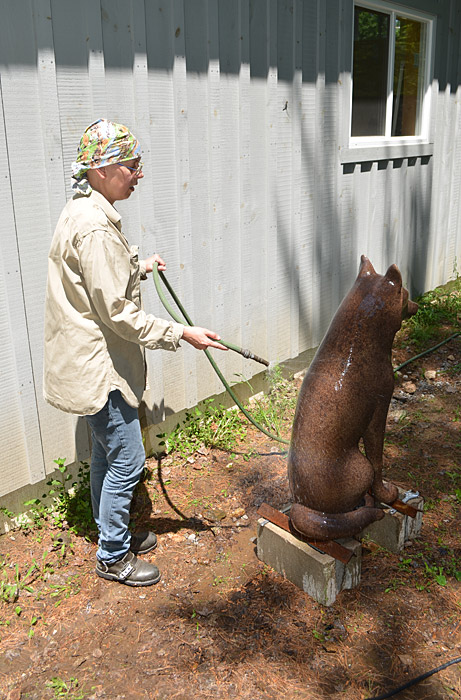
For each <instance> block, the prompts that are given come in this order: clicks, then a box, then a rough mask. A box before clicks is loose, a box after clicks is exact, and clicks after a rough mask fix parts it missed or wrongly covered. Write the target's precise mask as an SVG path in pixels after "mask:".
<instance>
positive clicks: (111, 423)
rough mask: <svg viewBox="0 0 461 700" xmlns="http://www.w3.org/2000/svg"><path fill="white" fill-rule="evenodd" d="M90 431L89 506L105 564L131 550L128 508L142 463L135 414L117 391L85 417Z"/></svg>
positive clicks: (140, 440) (136, 412)
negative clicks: (99, 407)
mask: <svg viewBox="0 0 461 700" xmlns="http://www.w3.org/2000/svg"><path fill="white" fill-rule="evenodd" d="M85 418H86V420H87V421H88V424H89V426H90V428H91V436H92V443H93V445H92V452H91V469H90V484H91V502H92V507H93V516H94V519H95V521H96V525H97V526H98V532H99V548H98V551H97V553H96V556H97V558H98V559H99V560H100V561H103V562H105V563H106V564H112V563H113V562H115V561H117V560H118V559H121V558H122V557H123V556H124V555H125V554H126V553H127V552H128V550H129V548H130V539H131V536H130V533H129V530H128V523H129V520H130V504H131V500H132V498H133V493H134V490H135V488H136V485H137V484H138V482H139V480H140V478H141V474H142V470H143V468H144V463H145V458H146V455H145V452H144V446H143V443H142V436H141V426H140V424H139V418H138V411H137V409H136V408H132V407H131V406H129V405H128V404H127V403H126V401H125V400H124V399H123V397H122V395H121V393H120V391H118V390H117V391H111V392H110V394H109V397H108V399H107V403H106V404H105V406H104V407H103V408H102V409H101V410H100V411H98V413H95V414H94V415H92V416H85Z"/></svg>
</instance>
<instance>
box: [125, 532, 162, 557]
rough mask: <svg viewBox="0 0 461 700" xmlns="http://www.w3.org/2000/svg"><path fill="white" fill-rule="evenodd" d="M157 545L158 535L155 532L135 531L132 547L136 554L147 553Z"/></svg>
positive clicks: (132, 536) (132, 535) (132, 537)
mask: <svg viewBox="0 0 461 700" xmlns="http://www.w3.org/2000/svg"><path fill="white" fill-rule="evenodd" d="M156 546H157V537H156V536H155V535H154V533H153V532H133V533H132V534H131V542H130V549H131V551H132V552H134V553H135V554H147V552H151V551H152V550H153V549H155V548H156Z"/></svg>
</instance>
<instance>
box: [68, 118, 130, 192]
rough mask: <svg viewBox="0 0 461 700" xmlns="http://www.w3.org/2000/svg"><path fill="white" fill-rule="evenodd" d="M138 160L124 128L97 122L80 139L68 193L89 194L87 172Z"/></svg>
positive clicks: (128, 131)
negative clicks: (71, 191)
mask: <svg viewBox="0 0 461 700" xmlns="http://www.w3.org/2000/svg"><path fill="white" fill-rule="evenodd" d="M140 156H141V147H140V145H139V142H138V140H137V139H136V137H135V136H133V134H132V133H131V131H130V130H129V129H127V127H126V126H123V124H115V122H110V121H108V120H107V119H98V120H97V121H95V122H94V123H93V124H90V126H89V127H87V128H86V129H85V132H84V134H83V136H82V138H81V139H80V146H79V147H78V152H77V160H76V161H75V162H74V163H72V189H73V190H75V191H76V192H78V193H80V194H84V195H88V194H90V192H91V190H92V188H91V185H90V183H89V182H88V179H87V177H86V173H87V171H88V170H90V169H92V168H103V167H104V166H105V165H110V164H111V163H121V162H122V161H124V160H132V159H133V158H140Z"/></svg>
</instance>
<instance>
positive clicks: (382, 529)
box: [357, 489, 424, 554]
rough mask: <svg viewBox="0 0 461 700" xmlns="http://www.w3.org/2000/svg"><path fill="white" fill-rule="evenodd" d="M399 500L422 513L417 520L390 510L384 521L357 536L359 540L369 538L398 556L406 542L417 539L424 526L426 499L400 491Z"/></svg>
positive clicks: (369, 526)
mask: <svg viewBox="0 0 461 700" xmlns="http://www.w3.org/2000/svg"><path fill="white" fill-rule="evenodd" d="M399 498H400V500H401V501H403V502H404V503H408V505H411V506H413V507H414V508H416V509H417V510H418V511H421V512H418V513H417V514H416V517H415V518H411V517H410V516H409V515H403V514H402V513H398V512H397V511H395V510H393V509H389V510H388V511H386V513H385V515H384V518H383V519H382V520H379V521H376V522H374V523H371V525H368V526H367V527H366V528H365V529H364V530H362V532H361V533H359V534H358V535H357V538H358V539H359V540H363V539H364V538H365V537H368V538H369V539H370V540H373V542H375V543H376V544H378V545H379V546H380V547H384V548H385V549H388V550H389V551H390V552H393V553H395V554H397V553H398V552H400V551H402V549H403V548H404V546H405V542H408V541H409V540H413V539H414V538H415V537H417V536H418V535H419V533H420V532H421V527H422V524H423V513H422V510H423V507H424V499H423V497H422V496H419V495H416V494H412V492H411V491H407V492H405V491H403V490H402V489H399Z"/></svg>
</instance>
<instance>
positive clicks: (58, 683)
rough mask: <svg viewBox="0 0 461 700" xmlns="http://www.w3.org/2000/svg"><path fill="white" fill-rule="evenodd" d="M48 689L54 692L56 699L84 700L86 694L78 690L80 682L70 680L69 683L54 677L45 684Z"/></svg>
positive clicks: (73, 679) (74, 679)
mask: <svg viewBox="0 0 461 700" xmlns="http://www.w3.org/2000/svg"><path fill="white" fill-rule="evenodd" d="M45 685H46V687H47V688H50V690H52V691H53V692H54V697H55V698H67V700H83V698H84V697H85V693H84V692H83V691H81V690H78V686H79V682H78V680H77V679H76V678H74V677H72V678H69V680H68V681H65V680H63V679H62V678H58V677H54V678H52V679H51V681H47V682H46V683H45Z"/></svg>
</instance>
